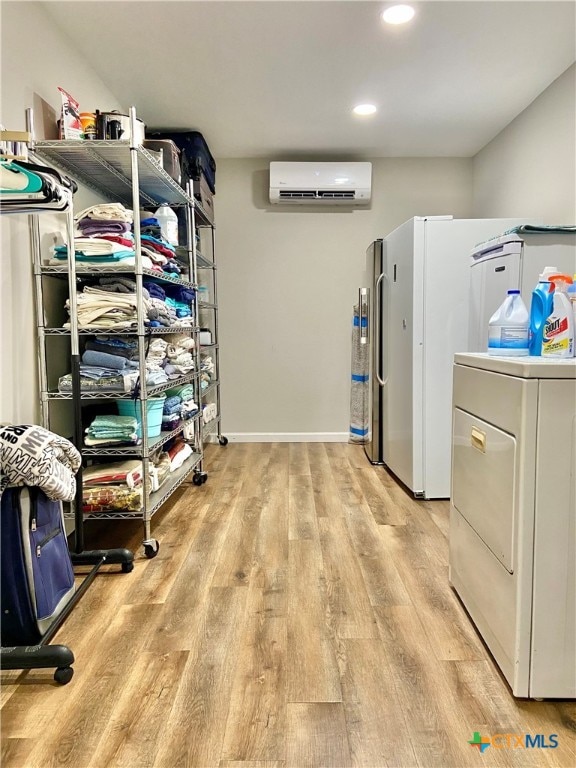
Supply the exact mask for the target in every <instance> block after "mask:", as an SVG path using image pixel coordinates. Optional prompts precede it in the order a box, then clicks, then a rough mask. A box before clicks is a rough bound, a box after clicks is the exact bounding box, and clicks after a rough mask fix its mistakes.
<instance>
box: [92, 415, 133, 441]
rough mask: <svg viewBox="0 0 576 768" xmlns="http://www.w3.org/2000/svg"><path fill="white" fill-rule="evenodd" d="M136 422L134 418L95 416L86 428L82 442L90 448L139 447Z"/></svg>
mask: <svg viewBox="0 0 576 768" xmlns="http://www.w3.org/2000/svg"><path fill="white" fill-rule="evenodd" d="M137 428H138V421H137V420H136V418H135V417H134V416H116V415H115V414H105V415H99V416H96V417H95V418H94V419H93V421H92V423H91V424H90V426H89V427H87V428H86V430H85V432H86V436H85V438H84V442H85V443H86V445H87V446H90V447H96V448H100V447H104V446H114V445H139V444H140V438H139V437H138V435H137V433H136V430H137Z"/></svg>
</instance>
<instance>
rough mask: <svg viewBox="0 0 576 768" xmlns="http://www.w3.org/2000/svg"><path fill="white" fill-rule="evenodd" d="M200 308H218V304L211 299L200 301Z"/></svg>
mask: <svg viewBox="0 0 576 768" xmlns="http://www.w3.org/2000/svg"><path fill="white" fill-rule="evenodd" d="M198 308H199V309H218V305H217V304H212V303H211V302H210V301H199V302H198Z"/></svg>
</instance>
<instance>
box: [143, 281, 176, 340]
mask: <svg viewBox="0 0 576 768" xmlns="http://www.w3.org/2000/svg"><path fill="white" fill-rule="evenodd" d="M142 285H143V287H144V288H145V289H146V291H147V292H148V295H149V299H148V305H149V310H148V325H149V326H150V327H151V328H161V327H166V328H170V327H171V326H173V325H178V318H177V316H176V312H175V311H174V310H173V309H172V308H171V307H169V306H168V305H167V304H166V292H165V290H164V288H162V286H161V285H159V284H158V283H155V282H153V281H152V280H144V282H143V283H142Z"/></svg>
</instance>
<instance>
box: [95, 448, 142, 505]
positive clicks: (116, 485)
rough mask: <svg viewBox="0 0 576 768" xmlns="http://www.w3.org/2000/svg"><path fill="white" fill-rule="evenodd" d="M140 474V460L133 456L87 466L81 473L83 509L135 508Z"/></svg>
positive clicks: (140, 493) (138, 493)
mask: <svg viewBox="0 0 576 768" xmlns="http://www.w3.org/2000/svg"><path fill="white" fill-rule="evenodd" d="M143 475H144V473H143V470H142V462H141V461H138V460H132V459H131V460H128V461H116V462H113V463H111V464H96V465H94V466H92V467H88V468H87V469H85V470H84V471H83V473H82V511H83V512H85V513H98V512H113V511H115V512H120V511H127V512H138V511H139V510H140V509H141V507H142V496H143V485H142V480H143ZM149 490H152V489H151V488H150V487H149Z"/></svg>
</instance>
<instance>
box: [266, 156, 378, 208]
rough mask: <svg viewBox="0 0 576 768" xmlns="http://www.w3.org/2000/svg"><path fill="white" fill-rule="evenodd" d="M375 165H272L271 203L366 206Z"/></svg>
mask: <svg viewBox="0 0 576 768" xmlns="http://www.w3.org/2000/svg"><path fill="white" fill-rule="evenodd" d="M371 196H372V163H320V162H318V163H297V162H294V163H290V162H273V163H270V202H271V203H274V204H282V205H367V204H368V203H369V202H370V199H371Z"/></svg>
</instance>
